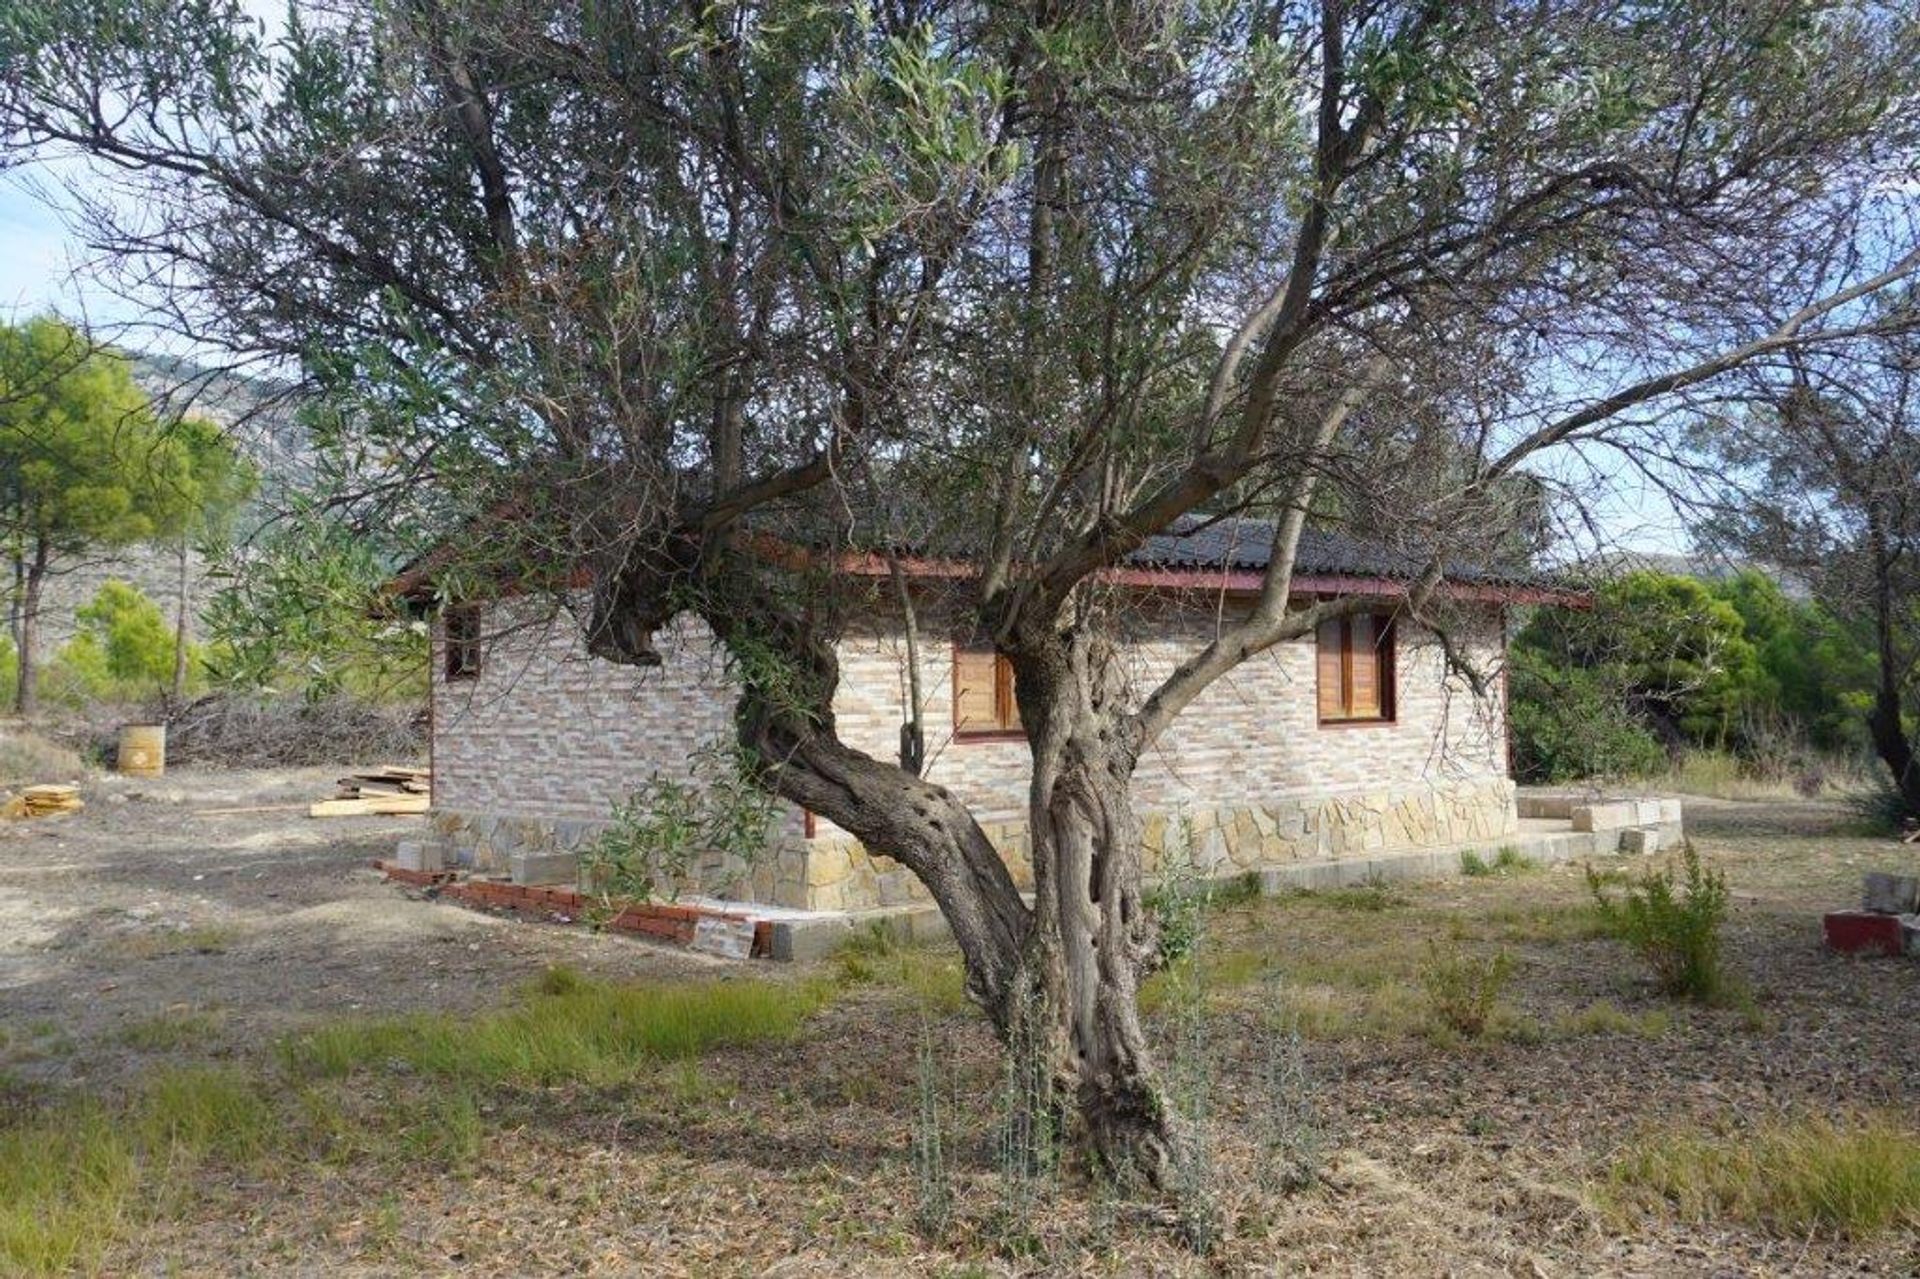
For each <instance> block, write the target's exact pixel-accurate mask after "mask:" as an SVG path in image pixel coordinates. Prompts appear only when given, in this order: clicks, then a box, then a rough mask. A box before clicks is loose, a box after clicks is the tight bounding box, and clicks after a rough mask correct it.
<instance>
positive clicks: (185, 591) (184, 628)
mask: <svg viewBox="0 0 1920 1279" xmlns="http://www.w3.org/2000/svg"><path fill="white" fill-rule="evenodd" d="M179 552H180V559H179V570H180V578H179V585H180V597H179V609H178V612H177V613H176V614H175V616H174V620H173V685H172V688H171V689H170V690H169V694H168V701H169V703H170V704H171V705H172V706H173V707H175V708H178V707H181V706H184V705H186V701H187V641H188V640H189V639H191V638H192V636H191V634H190V632H189V621H188V619H189V618H190V617H191V616H192V604H193V585H192V581H191V578H190V575H189V573H188V572H187V567H188V565H187V540H186V539H185V538H184V537H183V538H181V539H180V547H179Z"/></svg>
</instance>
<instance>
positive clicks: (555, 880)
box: [508, 852, 580, 884]
mask: <svg viewBox="0 0 1920 1279" xmlns="http://www.w3.org/2000/svg"><path fill="white" fill-rule="evenodd" d="M508 870H509V877H510V878H511V879H512V880H513V882H514V883H516V884H577V883H579V882H580V857H579V854H577V853H536V852H520V853H515V854H513V856H512V857H511V858H510V859H509V861H508Z"/></svg>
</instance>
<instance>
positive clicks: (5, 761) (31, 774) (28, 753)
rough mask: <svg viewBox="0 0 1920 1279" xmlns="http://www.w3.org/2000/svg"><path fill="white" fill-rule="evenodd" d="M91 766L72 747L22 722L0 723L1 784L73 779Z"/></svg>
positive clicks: (28, 784) (27, 783)
mask: <svg viewBox="0 0 1920 1279" xmlns="http://www.w3.org/2000/svg"><path fill="white" fill-rule="evenodd" d="M86 774H87V766H86V764H85V763H84V762H82V761H81V759H80V756H79V754H78V753H77V752H75V751H74V750H73V749H72V748H70V747H67V746H62V745H61V744H60V743H58V742H55V741H52V740H49V739H48V738H45V737H42V736H41V735H40V734H39V733H36V732H34V731H33V730H32V729H31V728H27V727H24V726H22V725H19V724H9V725H5V726H0V786H31V785H34V784H35V783H38V782H73V781H78V780H80V779H81V778H82V777H84V776H86Z"/></svg>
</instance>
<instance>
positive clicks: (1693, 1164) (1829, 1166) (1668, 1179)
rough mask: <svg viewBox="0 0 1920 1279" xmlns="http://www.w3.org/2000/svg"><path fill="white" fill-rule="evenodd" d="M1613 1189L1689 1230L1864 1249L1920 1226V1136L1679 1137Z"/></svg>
mask: <svg viewBox="0 0 1920 1279" xmlns="http://www.w3.org/2000/svg"><path fill="white" fill-rule="evenodd" d="M1609 1181H1610V1183H1611V1187H1612V1189H1613V1191H1614V1193H1615V1194H1616V1195H1618V1196H1620V1197H1622V1198H1623V1199H1624V1200H1625V1201H1627V1202H1629V1203H1635V1204H1638V1205H1640V1206H1642V1207H1665V1208H1666V1209H1668V1210H1670V1211H1673V1212H1677V1213H1678V1214H1679V1215H1680V1216H1681V1217H1682V1218H1683V1219H1685V1220H1687V1221H1697V1222H1704V1221H1709V1220H1715V1219H1726V1220H1732V1221H1739V1222H1744V1223H1746V1224H1749V1225H1755V1226H1760V1227H1762V1228H1764V1229H1767V1230H1771V1231H1774V1232H1776V1233H1779V1234H1782V1235H1792V1236H1801V1235H1809V1234H1825V1235H1837V1236H1841V1237H1845V1238H1854V1239H1858V1238H1864V1237H1866V1236H1869V1235H1874V1234H1878V1233H1880V1232H1882V1231H1885V1230H1889V1229H1894V1228H1900V1227H1908V1228H1910V1227H1914V1226H1920V1132H1916V1131H1915V1130H1914V1129H1913V1128H1912V1127H1911V1126H1908V1125H1906V1124H1902V1123H1899V1122H1897V1121H1895V1120H1893V1119H1891V1118H1884V1117H1869V1118H1858V1119H1847V1120H1842V1121H1839V1122H1835V1121H1833V1120H1830V1119H1826V1118H1808V1119H1798V1120H1792V1121H1781V1122H1776V1123H1771V1124H1767V1125H1764V1126H1762V1127H1760V1128H1758V1129H1756V1130H1754V1131H1752V1132H1747V1133H1741V1134H1719V1133H1709V1132H1702V1131H1699V1130H1693V1129H1673V1130H1668V1131H1665V1132H1661V1133H1657V1134H1654V1135H1652V1136H1650V1137H1647V1138H1645V1139H1643V1140H1642V1141H1641V1142H1639V1143H1638V1144H1637V1145H1635V1146H1634V1147H1633V1148H1632V1149H1630V1150H1629V1151H1628V1152H1627V1153H1626V1154H1625V1155H1623V1156H1622V1157H1621V1158H1620V1159H1619V1160H1618V1161H1617V1162H1616V1163H1615V1164H1614V1166H1613V1168H1612V1170H1611V1172H1610V1175H1609Z"/></svg>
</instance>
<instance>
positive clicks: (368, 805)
mask: <svg viewBox="0 0 1920 1279" xmlns="http://www.w3.org/2000/svg"><path fill="white" fill-rule="evenodd" d="M432 806H433V797H432V796H431V795H382V796H377V797H374V798H371V799H323V800H320V801H319V802H318V803H314V804H309V805H308V806H307V816H309V817H405V816H408V815H410V814H413V813H424V812H426V811H427V810H428V809H429V808H431V807H432Z"/></svg>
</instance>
